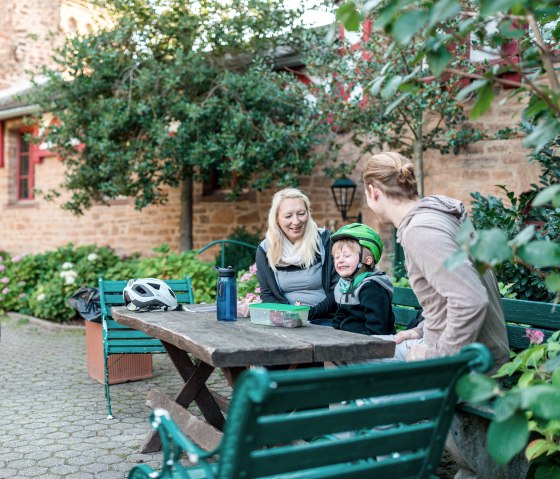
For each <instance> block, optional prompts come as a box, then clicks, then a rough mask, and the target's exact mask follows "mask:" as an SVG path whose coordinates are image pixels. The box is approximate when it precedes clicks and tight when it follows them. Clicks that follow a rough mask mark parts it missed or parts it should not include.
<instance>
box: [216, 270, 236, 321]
mask: <svg viewBox="0 0 560 479" xmlns="http://www.w3.org/2000/svg"><path fill="white" fill-rule="evenodd" d="M216 269H217V270H218V284H217V286H216V292H217V297H216V302H217V304H218V308H217V309H218V321H236V320H237V282H236V279H235V270H234V269H233V268H232V267H231V266H228V267H227V268H219V267H218V266H216Z"/></svg>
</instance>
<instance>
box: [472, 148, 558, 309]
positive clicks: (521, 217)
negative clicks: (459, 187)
mask: <svg viewBox="0 0 560 479" xmlns="http://www.w3.org/2000/svg"><path fill="white" fill-rule="evenodd" d="M559 146H560V138H559V139H557V140H556V141H554V142H552V143H550V144H549V145H547V146H546V147H545V148H543V149H542V150H540V151H539V152H535V151H533V152H532V153H531V160H532V161H537V162H539V163H540V164H541V166H542V174H541V176H540V185H532V186H531V189H530V190H529V191H527V192H525V193H522V194H520V195H518V196H516V195H515V194H514V193H513V192H511V191H509V190H508V189H507V187H506V186H501V189H502V190H503V191H504V193H505V194H506V197H507V198H508V200H509V203H510V204H509V206H506V205H504V202H503V200H502V199H500V198H496V197H494V196H491V195H490V196H488V197H484V196H482V195H481V194H480V193H473V194H472V195H471V196H472V197H473V198H474V201H473V203H472V206H473V208H472V219H473V222H474V224H475V226H476V227H477V229H479V230H483V229H490V228H493V227H497V228H501V229H502V230H503V231H505V232H506V234H507V236H508V237H509V238H513V237H515V236H516V235H518V234H519V233H520V232H521V231H522V230H523V229H524V228H525V227H526V226H528V225H534V226H535V227H536V234H537V236H538V238H540V239H542V240H548V241H553V242H557V241H558V240H559V239H560V210H558V209H557V208H550V207H546V206H541V207H540V208H531V202H532V201H533V200H534V198H535V196H536V195H537V194H538V193H539V191H541V190H542V189H543V188H544V187H547V186H550V185H553V184H556V183H557V182H558V181H559V180H560V176H559V174H560V157H559V156H558V155H557V154H556V151H557V149H558V147H559ZM543 248H544V245H543V244H539V250H540V251H541V252H544V249H543ZM526 253H527V252H526ZM495 270H496V275H497V277H498V279H499V280H501V281H503V282H504V283H507V284H511V286H510V291H512V292H513V293H515V295H516V297H517V298H518V299H526V300H530V301H545V302H548V301H552V300H553V298H554V294H553V293H551V292H550V291H549V288H548V286H547V284H546V283H545V278H544V277H543V276H542V275H541V274H540V273H538V272H537V271H535V270H534V269H532V268H530V267H527V265H526V264H524V262H523V261H521V262H519V261H505V262H503V263H500V264H498V265H496V267H495Z"/></svg>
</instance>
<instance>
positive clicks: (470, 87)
mask: <svg viewBox="0 0 560 479" xmlns="http://www.w3.org/2000/svg"><path fill="white" fill-rule="evenodd" d="M484 85H488V80H475V81H473V82H472V83H471V84H470V85H467V86H466V87H465V88H463V89H462V90H461V91H460V92H459V93H457V100H464V99H465V98H466V97H467V96H469V95H470V94H471V93H472V92H473V91H475V90H478V89H479V88H480V87H482V86H484Z"/></svg>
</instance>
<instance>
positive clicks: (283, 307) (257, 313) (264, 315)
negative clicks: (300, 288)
mask: <svg viewBox="0 0 560 479" xmlns="http://www.w3.org/2000/svg"><path fill="white" fill-rule="evenodd" d="M249 313H250V316H251V322H252V323H254V324H263V325H265V326H277V327H280V328H299V327H301V326H307V316H308V315H309V306H294V305H292V304H276V303H256V304H251V305H250V306H249Z"/></svg>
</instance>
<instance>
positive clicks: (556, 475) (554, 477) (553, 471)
mask: <svg viewBox="0 0 560 479" xmlns="http://www.w3.org/2000/svg"><path fill="white" fill-rule="evenodd" d="M535 479H560V469H559V468H558V466H556V465H551V464H542V465H540V466H539V467H538V468H537V470H536V471H535Z"/></svg>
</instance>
